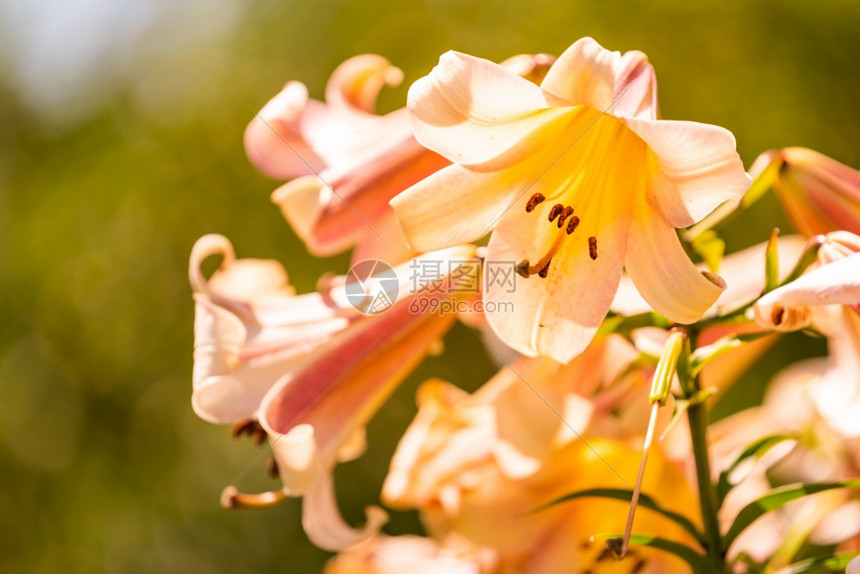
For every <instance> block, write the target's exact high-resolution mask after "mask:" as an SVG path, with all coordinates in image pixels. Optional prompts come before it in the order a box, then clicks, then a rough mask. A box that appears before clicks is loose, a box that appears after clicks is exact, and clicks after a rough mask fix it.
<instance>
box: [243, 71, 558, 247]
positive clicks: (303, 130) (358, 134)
mask: <svg viewBox="0 0 860 574" xmlns="http://www.w3.org/2000/svg"><path fill="white" fill-rule="evenodd" d="M551 61H552V58H551V57H549V56H546V55H545V54H538V55H536V56H526V55H522V56H517V57H515V58H512V59H511V60H510V61H508V62H505V63H503V65H506V66H508V67H509V68H511V69H512V70H514V71H516V73H519V74H522V75H523V76H527V77H540V74H541V73H542V72H541V70H545V69H546V68H548V66H549V63H551ZM402 80H403V73H402V72H401V71H400V70H399V69H398V68H396V67H394V66H392V65H391V64H390V63H389V61H388V60H386V59H385V58H383V57H382V56H377V55H373V54H364V55H361V56H356V57H354V58H350V59H349V60H347V61H345V62H344V63H343V64H341V65H340V66H338V68H337V69H336V70H335V71H334V73H333V74H332V76H331V78H330V79H329V81H328V84H327V85H326V89H325V102H324V103H323V102H319V101H316V100H313V99H310V98H309V97H308V90H307V87H305V85H304V84H302V83H300V82H289V83H288V84H287V85H286V86H285V87H284V89H283V90H282V91H281V92H280V93H279V94H278V95H277V96H275V97H274V98H273V99H272V100H271V101H270V102H269V103H267V104H266V105H265V106H264V107H263V108H262V109H261V110H260V113H259V114H258V115H257V116H256V117H255V118H254V119H253V120H251V122H250V124H249V125H248V127H247V129H246V130H245V149H246V151H247V153H248V157H249V158H250V160H251V162H252V163H253V164H254V165H255V166H256V167H257V168H258V169H259V170H260V171H262V172H263V173H265V174H266V175H269V176H271V177H274V178H278V179H287V178H297V179H294V180H293V181H290V182H289V183H287V184H285V185H283V186H282V187H280V188H279V189H278V190H276V191H275V192H274V193H273V194H272V200H273V201H274V202H275V203H276V204H278V206H279V207H280V208H281V211H282V212H283V214H284V216H285V217H286V219H287V221H289V223H290V225H292V227H293V228H294V229H295V231H296V233H298V235H299V237H300V238H301V239H302V241H304V243H305V245H306V246H307V248H308V249H309V250H310V252H311V253H312V254H314V255H317V256H328V255H333V254H335V253H339V252H341V251H344V250H346V249H349V248H351V247H355V248H356V249H357V251H356V253H355V254H354V255H353V259H354V261H361V260H364V259H371V258H377V259H383V260H385V261H388V262H390V263H399V262H401V261H404V260H406V259H408V258H409V257H410V256H411V255H413V252H412V251H411V250H410V249H409V248H408V246H407V243H406V240H405V238H404V236H403V232H402V231H401V229H400V226H399V225H398V224H397V223H396V220H395V219H394V216H393V212H392V211H391V207H390V206H389V205H388V202H389V200H390V199H391V198H393V197H394V196H395V195H397V194H398V193H400V192H401V191H403V190H404V189H406V188H408V187H409V186H411V185H412V184H414V183H416V182H418V181H420V180H422V179H423V178H425V177H426V176H428V175H430V174H431V173H434V172H435V171H437V170H439V169H441V168H442V167H444V166H446V165H448V163H449V162H448V161H447V160H446V159H444V158H442V157H441V156H439V155H438V154H436V153H434V152H431V151H429V150H427V149H426V148H424V147H422V146H421V145H420V144H419V143H418V142H417V141H415V138H414V136H413V135H412V128H411V127H410V125H409V118H408V112H407V111H406V109H405V108H401V109H397V110H394V111H393V112H391V113H388V114H385V115H377V114H376V113H374V109H375V107H376V99H377V96H378V95H379V92H380V90H381V89H382V88H383V87H384V86H386V85H388V86H396V85H398V84H400V82H401V81H402Z"/></svg>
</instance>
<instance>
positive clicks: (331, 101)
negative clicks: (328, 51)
mask: <svg viewBox="0 0 860 574" xmlns="http://www.w3.org/2000/svg"><path fill="white" fill-rule="evenodd" d="M402 81H403V72H402V71H401V70H400V68H397V67H395V66H392V65H391V62H389V61H388V60H387V59H385V58H383V57H382V56H378V55H376V54H362V55H359V56H354V57H352V58H350V59H349V60H347V61H345V62H344V63H343V64H341V65H340V66H338V67H337V69H336V70H335V71H334V72H333V73H332V75H331V77H330V78H329V80H328V83H327V84H326V86H325V101H326V103H327V104H328V105H329V106H331V107H333V108H335V109H338V110H343V111H347V112H352V113H356V114H373V112H374V109H375V108H376V99H377V98H378V97H379V92H380V91H381V90H382V88H383V87H385V86H398V85H400V82H402Z"/></svg>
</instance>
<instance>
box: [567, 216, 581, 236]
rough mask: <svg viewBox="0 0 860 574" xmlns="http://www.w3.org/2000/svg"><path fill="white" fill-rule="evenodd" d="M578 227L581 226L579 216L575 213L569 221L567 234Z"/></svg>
mask: <svg viewBox="0 0 860 574" xmlns="http://www.w3.org/2000/svg"><path fill="white" fill-rule="evenodd" d="M577 227H579V218H578V217H577V216H575V215H574V216H572V217H571V218H570V219H569V220H568V222H567V234H568V235H570V234H571V233H573V232H574V231H576V228H577Z"/></svg>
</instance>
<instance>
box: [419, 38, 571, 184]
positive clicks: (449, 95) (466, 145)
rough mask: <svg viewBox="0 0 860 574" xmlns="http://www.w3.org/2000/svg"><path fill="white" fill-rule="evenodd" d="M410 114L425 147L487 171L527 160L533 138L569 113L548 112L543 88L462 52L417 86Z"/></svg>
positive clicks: (444, 59)
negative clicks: (550, 123) (557, 118)
mask: <svg viewBox="0 0 860 574" xmlns="http://www.w3.org/2000/svg"><path fill="white" fill-rule="evenodd" d="M499 94H505V97H504V98H500V97H499ZM408 109H409V112H410V117H411V118H412V124H413V129H414V131H415V137H416V138H417V139H418V141H419V142H420V143H421V144H422V145H424V146H425V147H427V148H429V149H432V150H433V151H436V152H437V153H440V154H442V155H443V156H445V157H446V158H448V159H449V160H450V161H452V162H455V163H458V164H460V165H465V166H469V167H472V168H473V169H480V170H482V171H487V170H491V169H498V168H500V167H503V166H505V165H507V164H509V163H511V162H513V161H516V160H518V159H522V158H523V157H524V156H525V155H526V154H527V153H528V152H529V151H530V147H531V134H532V133H533V132H534V131H535V130H538V129H539V128H541V127H542V126H544V125H545V124H547V123H548V122H550V121H551V120H552V119H553V118H555V117H558V116H559V115H563V114H564V113H566V111H565V110H564V109H548V106H547V103H546V101H545V100H544V98H543V94H542V93H541V90H540V88H538V87H537V86H536V85H534V84H533V83H531V82H529V81H528V80H525V79H523V78H521V77H520V76H518V75H517V74H515V73H514V72H512V71H510V70H507V69H505V68H504V67H502V66H500V65H498V64H495V63H493V62H490V61H489V60H483V59H481V58H475V57H473V56H467V55H465V54H460V53H457V52H447V53H445V54H443V55H442V57H441V58H440V59H439V64H438V65H437V66H436V67H435V68H433V71H432V72H431V73H430V75H428V76H425V77H424V78H421V79H420V80H418V81H417V82H415V83H414V84H412V87H411V88H410V89H409V99H408Z"/></svg>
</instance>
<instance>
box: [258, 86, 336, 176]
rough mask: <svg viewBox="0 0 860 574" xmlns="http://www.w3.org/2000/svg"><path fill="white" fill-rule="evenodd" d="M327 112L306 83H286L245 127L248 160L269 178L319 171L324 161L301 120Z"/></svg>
mask: <svg viewBox="0 0 860 574" xmlns="http://www.w3.org/2000/svg"><path fill="white" fill-rule="evenodd" d="M324 113H325V106H324V105H323V104H322V103H320V102H316V101H314V100H311V99H309V98H308V89H307V87H305V85H304V84H302V83H301V82H289V83H287V85H286V86H284V89H283V90H281V92H280V93H279V94H278V95H276V96H275V97H274V98H272V99H271V100H270V101H269V102H268V103H267V104H266V105H265V106H263V108H262V109H261V110H260V111H259V113H258V114H257V115H255V116H254V118H253V119H252V120H251V122H250V123H249V124H248V127H247V128H246V129H245V136H244V137H245V152H246V153H247V154H248V159H250V160H251V163H252V164H254V166H255V167H256V168H257V169H259V170H260V171H262V172H263V173H265V174H266V175H268V176H269V177H275V178H279V179H286V178H291V177H297V176H300V175H306V174H309V173H313V172H314V171H319V170H320V169H322V168H323V167H324V165H325V160H324V159H323V158H322V157H321V156H320V155H319V154H317V152H316V150H314V148H313V146H312V145H311V144H310V143H309V142H308V141H307V139H306V138H305V135H304V134H303V126H302V123H303V122H305V121H307V120H308V118H318V117H320V116H321V115H323V114H324Z"/></svg>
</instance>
